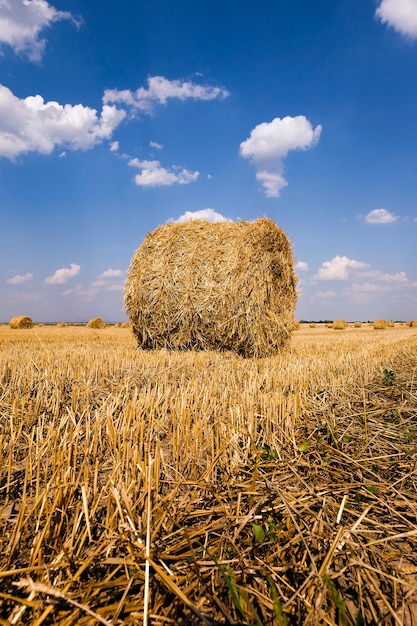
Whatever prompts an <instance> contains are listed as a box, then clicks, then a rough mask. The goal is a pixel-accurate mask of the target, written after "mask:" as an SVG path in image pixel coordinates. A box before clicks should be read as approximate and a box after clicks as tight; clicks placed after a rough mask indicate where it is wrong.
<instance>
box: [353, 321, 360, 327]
mask: <svg viewBox="0 0 417 626" xmlns="http://www.w3.org/2000/svg"><path fill="white" fill-rule="evenodd" d="M353 328H362V322H354V323H353Z"/></svg>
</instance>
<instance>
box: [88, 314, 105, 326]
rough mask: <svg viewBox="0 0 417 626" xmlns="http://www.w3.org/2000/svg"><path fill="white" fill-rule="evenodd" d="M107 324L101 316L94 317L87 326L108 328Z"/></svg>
mask: <svg viewBox="0 0 417 626" xmlns="http://www.w3.org/2000/svg"><path fill="white" fill-rule="evenodd" d="M106 326H107V324H106V322H104V321H103V320H102V319H101V317H93V319H91V320H90V321H89V322H88V323H87V328H106Z"/></svg>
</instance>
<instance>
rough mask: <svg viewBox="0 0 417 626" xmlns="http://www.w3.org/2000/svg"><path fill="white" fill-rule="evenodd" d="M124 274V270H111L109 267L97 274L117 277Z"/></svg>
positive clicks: (104, 276) (100, 276)
mask: <svg viewBox="0 0 417 626" xmlns="http://www.w3.org/2000/svg"><path fill="white" fill-rule="evenodd" d="M124 274H125V272H124V271H123V270H113V269H111V268H110V267H109V269H108V270H106V271H105V272H102V273H101V274H100V275H99V278H119V277H120V276H123V275H124Z"/></svg>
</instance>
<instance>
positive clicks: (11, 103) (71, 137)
mask: <svg viewBox="0 0 417 626" xmlns="http://www.w3.org/2000/svg"><path fill="white" fill-rule="evenodd" d="M125 116H126V112H125V111H120V110H118V109H117V108H116V107H114V106H107V105H104V106H103V109H102V111H101V115H100V116H99V115H98V114H97V111H96V110H95V109H91V108H89V107H86V106H83V105H82V104H76V105H71V104H65V105H62V104H59V103H58V102H54V101H51V102H45V101H44V99H43V98H42V97H41V96H39V95H37V96H28V97H27V98H24V99H20V98H17V97H16V96H15V95H14V94H13V93H12V92H11V91H10V89H8V88H7V87H5V86H4V85H0V156H5V157H7V158H9V159H14V158H15V157H16V156H18V155H19V154H24V153H26V152H40V153H42V154H50V153H51V152H52V151H53V150H54V149H55V148H56V147H66V148H68V149H71V150H88V149H89V148H92V147H93V146H94V145H96V144H97V143H100V142H101V141H103V140H104V139H109V138H110V137H111V135H112V133H113V131H114V130H115V128H116V127H117V126H118V125H119V124H120V122H121V121H122V119H123V118H124V117H125Z"/></svg>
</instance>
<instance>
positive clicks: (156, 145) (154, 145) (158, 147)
mask: <svg viewBox="0 0 417 626" xmlns="http://www.w3.org/2000/svg"><path fill="white" fill-rule="evenodd" d="M149 145H150V146H151V148H155V149H156V150H162V148H163V147H164V146H163V145H162V144H161V143H158V142H157V141H150V142H149Z"/></svg>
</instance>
